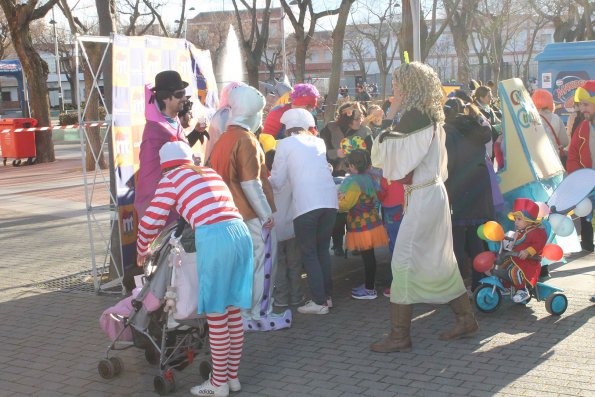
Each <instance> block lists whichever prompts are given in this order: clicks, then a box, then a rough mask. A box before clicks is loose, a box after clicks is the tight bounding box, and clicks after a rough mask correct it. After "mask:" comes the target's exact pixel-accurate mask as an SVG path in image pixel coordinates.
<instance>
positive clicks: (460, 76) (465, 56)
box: [451, 26, 471, 84]
mask: <svg viewBox="0 0 595 397" xmlns="http://www.w3.org/2000/svg"><path fill="white" fill-rule="evenodd" d="M451 32H452V39H453V43H454V46H455V52H456V53H457V59H458V64H457V80H458V81H459V83H462V84H467V83H468V82H469V80H470V77H471V68H470V67H469V43H468V41H467V40H468V38H469V35H468V33H467V32H466V31H464V30H463V29H459V28H458V27H457V28H453V26H451Z"/></svg>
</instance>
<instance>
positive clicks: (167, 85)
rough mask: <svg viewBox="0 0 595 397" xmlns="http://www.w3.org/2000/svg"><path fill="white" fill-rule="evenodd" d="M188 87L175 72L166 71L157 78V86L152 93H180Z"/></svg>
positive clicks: (158, 74)
mask: <svg viewBox="0 0 595 397" xmlns="http://www.w3.org/2000/svg"><path fill="white" fill-rule="evenodd" d="M186 87H188V83H187V82H185V81H182V77H180V74H179V73H178V72H176V71H175V70H165V71H163V72H159V73H157V75H156V76H155V86H154V87H153V88H151V91H153V92H155V91H178V90H183V89H184V88H186Z"/></svg>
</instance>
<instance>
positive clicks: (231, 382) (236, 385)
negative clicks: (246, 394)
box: [227, 378, 242, 391]
mask: <svg viewBox="0 0 595 397" xmlns="http://www.w3.org/2000/svg"><path fill="white" fill-rule="evenodd" d="M227 385H228V386H229V391H240V390H242V384H241V383H240V380H239V379H238V378H235V379H232V378H227Z"/></svg>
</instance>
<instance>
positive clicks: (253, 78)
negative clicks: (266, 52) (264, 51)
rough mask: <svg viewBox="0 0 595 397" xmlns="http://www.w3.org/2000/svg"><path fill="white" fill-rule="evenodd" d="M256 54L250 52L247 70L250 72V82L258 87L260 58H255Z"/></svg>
mask: <svg viewBox="0 0 595 397" xmlns="http://www.w3.org/2000/svg"><path fill="white" fill-rule="evenodd" d="M254 58H255V57H254V54H252V53H250V54H248V56H247V57H246V71H247V72H248V84H249V85H251V86H252V87H254V88H256V89H258V85H259V81H260V78H259V75H258V74H259V73H258V72H259V67H260V60H256V59H254Z"/></svg>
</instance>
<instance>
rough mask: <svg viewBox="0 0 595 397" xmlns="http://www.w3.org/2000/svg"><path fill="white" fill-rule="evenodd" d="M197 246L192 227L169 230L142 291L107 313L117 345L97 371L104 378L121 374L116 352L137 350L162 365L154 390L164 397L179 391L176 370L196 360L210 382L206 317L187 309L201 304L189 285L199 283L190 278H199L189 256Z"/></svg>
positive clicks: (105, 323) (104, 320)
mask: <svg viewBox="0 0 595 397" xmlns="http://www.w3.org/2000/svg"><path fill="white" fill-rule="evenodd" d="M180 229H182V231H181V232H179V231H178V230H180ZM193 243H194V235H193V232H192V230H191V228H190V227H189V226H187V225H186V226H185V227H183V226H181V227H178V228H176V225H173V226H171V227H170V228H168V229H166V230H164V231H163V232H162V233H161V234H160V235H159V237H158V238H157V239H156V240H155V242H154V243H153V245H152V246H151V251H152V252H153V254H152V255H151V257H150V258H149V259H148V260H147V262H146V263H145V275H144V276H143V279H144V283H143V285H142V287H140V288H137V289H135V291H133V294H132V296H129V297H127V298H125V299H123V300H122V301H120V302H118V304H116V305H115V306H113V307H110V308H108V309H107V310H106V311H104V312H103V314H102V316H101V318H100V325H101V327H102V329H103V330H104V332H105V333H106V334H107V335H108V337H110V339H111V340H112V342H111V344H110V345H109V347H108V349H107V351H106V357H105V359H103V360H101V361H100V362H99V364H98V367H97V368H98V371H99V375H101V377H102V378H104V379H111V378H113V377H115V376H118V375H120V374H121V373H122V370H123V367H124V366H123V362H122V360H121V359H120V358H119V357H117V356H111V357H110V353H111V352H112V351H116V350H125V349H128V348H130V347H137V348H140V349H143V350H144V354H145V358H146V360H147V361H148V362H149V364H152V365H157V364H158V365H159V374H158V375H156V376H155V377H154V379H153V385H154V387H155V391H156V392H157V393H158V394H160V395H166V394H169V393H171V392H173V391H174V390H175V387H176V385H175V379H174V373H173V370H174V369H176V370H179V371H180V370H183V369H184V368H186V367H187V366H188V365H189V364H191V363H192V362H193V361H194V360H196V359H199V360H201V363H200V366H199V371H200V374H201V376H202V377H203V378H204V379H208V377H209V374H210V372H211V364H210V360H209V348H208V347H209V342H208V327H207V321H206V317H201V316H198V315H196V314H195V313H196V310H194V311H193V313H192V308H191V304H190V305H189V304H188V302H192V303H195V302H197V301H198V299H195V298H194V296H193V295H192V294H196V291H198V289H197V288H198V286H197V285H196V284H194V285H189V284H188V280H197V277H195V276H194V277H192V275H191V276H190V277H189V274H191V273H192V272H193V271H194V275H195V274H196V267H195V259H194V258H195V255H196V254H195V253H192V252H187V251H192V250H194V247H193V245H194V244H193ZM184 280H185V281H184ZM190 284H192V283H190ZM193 288H195V289H194V291H191V289H193ZM188 297H190V299H189V298H188ZM184 302H185V303H184ZM177 306H178V307H177Z"/></svg>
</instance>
